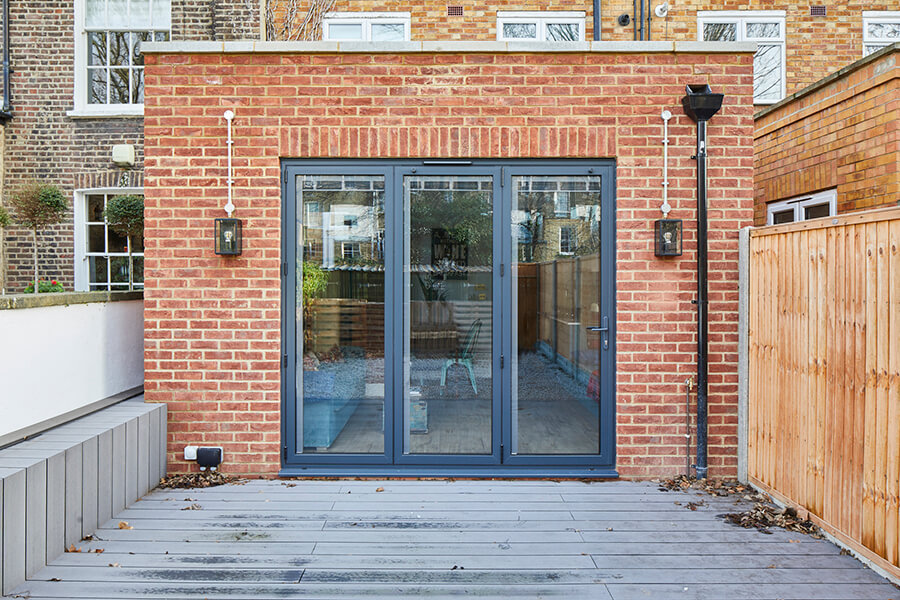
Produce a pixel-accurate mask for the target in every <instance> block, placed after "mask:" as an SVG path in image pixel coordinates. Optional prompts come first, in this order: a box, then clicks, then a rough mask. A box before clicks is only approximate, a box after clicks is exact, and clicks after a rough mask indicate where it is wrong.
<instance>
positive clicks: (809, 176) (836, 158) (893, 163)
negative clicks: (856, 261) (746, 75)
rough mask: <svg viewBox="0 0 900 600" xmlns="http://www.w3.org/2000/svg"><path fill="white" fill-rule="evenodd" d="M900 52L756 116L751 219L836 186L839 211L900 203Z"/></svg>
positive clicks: (760, 221)
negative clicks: (769, 208)
mask: <svg viewBox="0 0 900 600" xmlns="http://www.w3.org/2000/svg"><path fill="white" fill-rule="evenodd" d="M898 57H900V51H898V50H894V51H892V52H889V53H887V54H886V55H884V56H882V57H880V58H878V59H876V60H871V61H868V62H866V63H865V64H863V65H860V66H859V67H858V68H855V69H851V70H849V71H848V72H847V73H845V74H843V75H841V76H840V77H837V78H835V79H834V80H833V81H830V82H828V83H827V84H826V85H823V86H822V87H820V88H818V89H816V90H814V91H812V92H811V93H809V94H806V95H804V96H802V97H800V98H798V99H796V100H794V101H792V102H790V103H788V104H785V105H784V106H781V107H779V108H777V109H774V110H772V111H769V112H766V113H764V114H762V115H761V116H760V117H759V118H757V119H756V135H755V168H756V180H755V190H754V198H755V203H754V222H755V223H756V224H757V225H764V224H765V222H766V203H767V202H772V201H775V200H784V199H787V198H792V197H795V196H799V195H801V194H808V193H812V192H818V191H821V190H827V189H831V188H837V202H838V206H837V208H838V212H850V211H854V210H860V209H864V208H871V207H875V206H886V205H896V204H897V203H898V201H900V149H898V142H900V68H898V67H897V60H898Z"/></svg>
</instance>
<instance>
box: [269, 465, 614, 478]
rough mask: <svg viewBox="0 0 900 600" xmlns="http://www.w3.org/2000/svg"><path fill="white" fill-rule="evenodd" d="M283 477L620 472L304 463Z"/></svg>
mask: <svg viewBox="0 0 900 600" xmlns="http://www.w3.org/2000/svg"><path fill="white" fill-rule="evenodd" d="M278 476H279V477H301V478H302V477H310V478H317V477H329V478H337V479H341V478H356V477H372V478H380V477H381V478H385V477H386V478H419V477H427V478H430V479H434V478H466V479H598V480H599V479H617V478H618V477H619V474H618V472H617V471H616V470H615V469H614V468H612V467H593V468H585V467H547V466H529V467H502V468H497V467H496V466H493V465H492V466H490V467H475V466H467V467H450V466H448V467H436V466H434V465H428V466H421V467H418V466H417V467H411V466H402V467H397V466H395V467H386V466H382V465H378V466H365V465H361V466H355V467H349V466H342V467H335V466H333V465H322V466H309V465H307V466H300V465H287V466H284V467H282V468H281V471H279V472H278Z"/></svg>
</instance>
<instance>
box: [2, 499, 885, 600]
mask: <svg viewBox="0 0 900 600" xmlns="http://www.w3.org/2000/svg"><path fill="white" fill-rule="evenodd" d="M284 483H285V482H279V481H270V482H261V481H254V482H248V483H246V484H244V485H232V486H223V487H218V488H210V489H191V490H156V491H154V492H152V493H150V494H149V495H148V496H146V497H145V498H144V499H141V500H140V501H138V502H137V503H136V504H134V505H133V506H132V507H130V508H128V509H127V510H119V511H117V512H116V513H114V516H113V518H112V519H110V520H107V521H106V522H104V523H101V525H100V528H99V529H97V531H96V533H95V539H94V540H90V541H80V542H79V543H77V544H76V548H77V549H78V550H79V552H68V553H65V554H63V555H62V556H60V557H59V558H57V559H56V560H54V561H52V563H51V564H50V565H49V566H48V567H46V568H44V569H42V570H40V571H39V572H38V573H36V574H34V575H33V576H32V577H31V578H30V580H29V581H27V582H26V583H25V584H24V585H22V586H20V587H19V588H18V589H17V590H16V592H17V593H18V594H20V595H22V596H23V597H24V596H25V595H27V596H29V597H30V598H32V599H33V600H37V599H39V598H47V599H49V598H71V599H78V598H92V599H95V600H104V599H109V600H111V599H116V598H167V599H171V600H177V599H180V598H209V599H213V600H225V599H229V598H254V599H259V600H266V599H268V598H340V597H345V598H357V597H373V598H403V597H409V598H419V597H425V596H427V597H428V598H455V597H459V596H465V595H471V596H476V597H479V598H517V599H519V598H525V599H528V598H567V599H581V598H584V599H591V600H595V599H597V600H628V599H630V598H669V597H678V598H695V599H701V598H703V599H706V598H734V599H775V598H784V599H791V598H793V599H799V598H817V599H818V598H822V599H828V598H832V599H834V600H838V599H841V600H858V599H865V598H878V599H879V600H885V599H887V598H893V599H895V600H900V592H898V589H897V588H895V587H894V586H892V585H890V584H889V583H887V582H886V581H885V580H884V579H882V578H881V577H880V576H878V575H877V574H876V573H874V572H873V571H871V570H869V569H867V568H865V567H863V566H862V565H861V564H860V563H859V562H857V561H856V560H855V559H853V558H851V557H849V556H845V555H842V554H840V552H839V550H838V548H837V547H836V546H834V545H833V544H831V543H830V542H827V541H825V540H817V539H814V538H811V537H808V536H803V535H800V534H795V533H792V532H785V531H781V530H776V531H774V532H773V533H772V534H770V535H766V534H764V533H761V532H758V531H756V530H747V529H741V528H737V527H734V526H732V525H729V524H727V523H726V522H724V521H723V520H722V519H721V518H718V517H717V516H716V515H718V514H721V513H722V512H731V511H736V510H740V509H741V508H745V507H747V506H749V505H748V504H747V503H744V504H736V503H735V501H734V500H732V499H730V498H720V499H716V498H711V497H709V496H705V495H703V494H700V493H699V492H694V491H690V492H661V491H659V490H658V489H657V487H656V486H655V485H653V484H650V483H626V482H612V483H596V484H584V483H580V482H533V481H527V482H515V481H508V482H498V481H491V482H477V481H474V482H473V481H463V482H451V481H446V482H443V481H422V482H416V481H353V482H343V481H297V482H288V483H290V484H291V485H290V486H288V485H284ZM379 488H381V489H382V490H383V491H376V490H378V489H379ZM348 492H349V493H348ZM698 500H704V502H703V503H702V504H700V505H699V506H697V507H696V510H688V508H687V503H688V502H692V501H693V502H697V501H698ZM188 507H193V508H192V509H191V510H185V509H186V508H188ZM120 521H126V522H127V523H128V524H127V525H125V526H123V527H124V528H120V527H119V522H120ZM92 550H93V551H96V550H102V553H97V552H92ZM110 565H114V566H110Z"/></svg>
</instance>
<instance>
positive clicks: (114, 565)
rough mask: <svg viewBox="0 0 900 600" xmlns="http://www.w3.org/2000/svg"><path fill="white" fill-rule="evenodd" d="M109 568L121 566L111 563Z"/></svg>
mask: <svg viewBox="0 0 900 600" xmlns="http://www.w3.org/2000/svg"><path fill="white" fill-rule="evenodd" d="M109 566H111V567H118V566H119V563H109Z"/></svg>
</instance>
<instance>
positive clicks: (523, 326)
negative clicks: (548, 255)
mask: <svg viewBox="0 0 900 600" xmlns="http://www.w3.org/2000/svg"><path fill="white" fill-rule="evenodd" d="M517 291H518V297H519V300H518V302H519V349H520V350H524V349H529V348H533V347H534V346H535V345H536V346H537V347H538V348H539V349H540V350H541V351H542V352H544V353H545V354H548V355H549V356H550V357H551V358H553V359H554V360H556V361H557V362H558V363H560V364H561V365H563V366H564V367H566V368H569V369H571V368H572V367H573V366H576V367H577V370H578V371H579V374H581V375H582V376H585V375H590V373H591V372H592V371H593V370H595V369H596V368H597V352H596V351H597V350H598V348H599V334H598V333H597V332H592V331H588V327H596V326H599V325H600V257H599V256H597V255H591V256H574V257H571V258H560V259H556V260H553V261H549V262H543V263H537V264H520V265H518V290H517Z"/></svg>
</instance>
